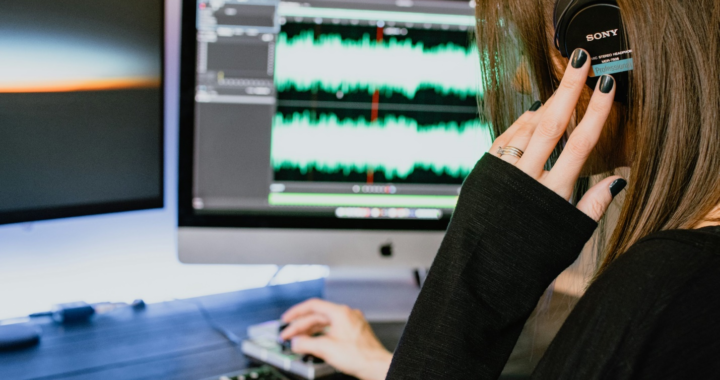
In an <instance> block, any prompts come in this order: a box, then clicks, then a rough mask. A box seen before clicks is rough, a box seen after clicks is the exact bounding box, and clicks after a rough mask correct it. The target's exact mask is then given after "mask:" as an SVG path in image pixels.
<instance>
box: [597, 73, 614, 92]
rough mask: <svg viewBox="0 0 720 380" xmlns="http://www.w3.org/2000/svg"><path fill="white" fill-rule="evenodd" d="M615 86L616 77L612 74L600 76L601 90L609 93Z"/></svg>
mask: <svg viewBox="0 0 720 380" xmlns="http://www.w3.org/2000/svg"><path fill="white" fill-rule="evenodd" d="M614 86H615V79H613V77H611V76H610V75H603V76H601V77H600V92H602V93H603V94H607V93H609V92H610V91H612V89H613V87H614Z"/></svg>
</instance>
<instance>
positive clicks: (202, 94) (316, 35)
mask: <svg viewBox="0 0 720 380" xmlns="http://www.w3.org/2000/svg"><path fill="white" fill-rule="evenodd" d="M184 14H185V16H184V21H183V22H184V25H183V53H182V56H183V58H182V65H183V67H182V72H183V74H182V85H181V86H182V97H183V100H182V102H181V104H182V106H181V112H182V113H183V116H182V118H181V158H180V159H181V165H180V175H181V183H180V224H181V225H187V226H202V225H214V226H257V227H328V228H370V229H372V228H378V229H386V228H391V229H393V228H397V229H416V228H419V229H424V228H427V229H443V228H445V226H446V224H447V220H448V219H449V217H450V215H451V213H452V211H453V208H454V206H455V203H456V202H457V197H458V193H459V190H460V186H461V184H462V182H463V180H464V178H465V177H466V176H467V175H468V174H469V173H470V171H471V170H472V168H473V167H474V165H475V163H476V162H477V160H478V159H479V158H480V157H481V156H482V154H483V153H484V152H485V151H486V150H487V149H488V148H489V147H490V145H491V134H490V129H489V127H488V124H487V123H486V122H485V121H484V119H483V118H481V117H480V115H479V114H478V106H477V101H478V98H479V96H480V95H481V93H482V87H481V83H480V74H479V56H478V52H477V47H476V45H475V43H474V41H473V38H472V35H473V30H474V25H475V19H474V17H473V9H472V8H471V7H470V6H469V5H468V2H467V1H462V2H454V1H437V0H435V1H395V0H392V1H388V0H309V1H303V2H290V1H277V0H243V1H238V0H186V2H185V7H184Z"/></svg>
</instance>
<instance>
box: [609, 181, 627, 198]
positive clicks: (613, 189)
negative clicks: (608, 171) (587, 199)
mask: <svg viewBox="0 0 720 380" xmlns="http://www.w3.org/2000/svg"><path fill="white" fill-rule="evenodd" d="M625 186H627V181H626V180H624V179H622V178H618V179H616V180H615V182H613V183H612V185H610V194H612V197H613V198H615V197H616V196H617V195H618V194H620V192H621V191H623V189H624V188H625Z"/></svg>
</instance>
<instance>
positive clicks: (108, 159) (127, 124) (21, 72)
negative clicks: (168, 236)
mask: <svg viewBox="0 0 720 380" xmlns="http://www.w3.org/2000/svg"><path fill="white" fill-rule="evenodd" d="M0 9H2V11H0V224H2V223H14V222H22V221H31V220H40V219H50V218H58V217H68V216H77V215H86V214H95V213H104V212H116V211H128V210H135V209H142V208H155V207H162V205H163V80H162V71H163V67H162V64H163V37H164V26H163V18H164V16H163V10H164V4H163V1H161V0H151V1H148V0H123V1H109V0H63V1H50V0H23V1H6V0H0Z"/></svg>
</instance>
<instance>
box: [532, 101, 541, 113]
mask: <svg viewBox="0 0 720 380" xmlns="http://www.w3.org/2000/svg"><path fill="white" fill-rule="evenodd" d="M540 107H542V102H541V101H539V100H538V101H536V102H535V103H533V104H532V105H531V106H530V112H535V111H537V110H539V109H540Z"/></svg>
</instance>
